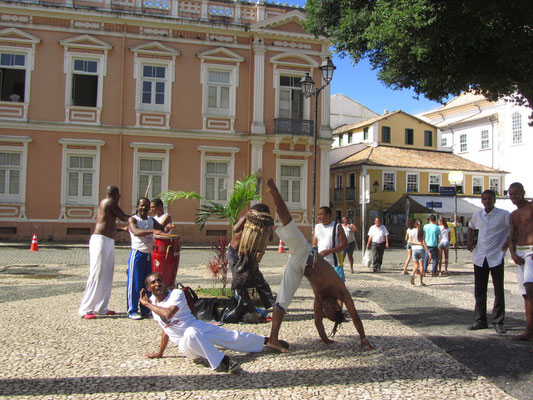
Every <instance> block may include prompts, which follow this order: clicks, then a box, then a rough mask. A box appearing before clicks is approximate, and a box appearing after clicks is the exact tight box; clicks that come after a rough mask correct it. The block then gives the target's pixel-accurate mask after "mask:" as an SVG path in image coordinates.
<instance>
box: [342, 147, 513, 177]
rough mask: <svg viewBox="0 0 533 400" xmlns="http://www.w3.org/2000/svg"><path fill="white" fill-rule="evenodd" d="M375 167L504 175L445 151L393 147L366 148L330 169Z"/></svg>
mask: <svg viewBox="0 0 533 400" xmlns="http://www.w3.org/2000/svg"><path fill="white" fill-rule="evenodd" d="M363 164H364V165H376V166H384V167H401V168H413V169H437V170H438V169H442V170H449V171H465V172H485V173H505V171H500V170H497V169H494V168H490V167H486V166H485V165H482V164H478V163H476V162H473V161H470V160H467V159H466V158H463V157H461V156H458V155H456V154H453V153H449V152H446V151H436V150H420V149H406V148H402V147H393V146H383V145H381V146H377V147H371V146H369V147H367V148H366V149H363V150H361V151H359V152H357V153H354V154H352V155H351V156H348V157H346V158H345V159H343V160H341V161H339V162H337V163H335V164H333V165H332V166H331V168H341V167H348V166H355V165H363Z"/></svg>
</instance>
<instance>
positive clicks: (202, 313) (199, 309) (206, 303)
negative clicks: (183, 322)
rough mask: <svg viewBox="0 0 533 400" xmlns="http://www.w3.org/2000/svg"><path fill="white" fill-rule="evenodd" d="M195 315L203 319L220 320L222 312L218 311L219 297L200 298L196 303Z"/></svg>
mask: <svg viewBox="0 0 533 400" xmlns="http://www.w3.org/2000/svg"><path fill="white" fill-rule="evenodd" d="M193 315H194V316H195V317H196V319H198V320H201V321H220V318H221V316H220V312H219V311H218V299H216V298H200V299H198V300H196V303H194V312H193Z"/></svg>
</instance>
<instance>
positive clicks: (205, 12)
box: [200, 0, 209, 20]
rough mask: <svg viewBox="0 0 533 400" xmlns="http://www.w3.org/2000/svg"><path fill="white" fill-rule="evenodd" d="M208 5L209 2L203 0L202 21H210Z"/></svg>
mask: <svg viewBox="0 0 533 400" xmlns="http://www.w3.org/2000/svg"><path fill="white" fill-rule="evenodd" d="M208 6H209V5H208V4H207V0H202V11H201V17H200V18H201V19H203V20H207V19H209V13H208Z"/></svg>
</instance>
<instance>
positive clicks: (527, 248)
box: [516, 246, 533, 250]
mask: <svg viewBox="0 0 533 400" xmlns="http://www.w3.org/2000/svg"><path fill="white" fill-rule="evenodd" d="M516 250H533V246H516Z"/></svg>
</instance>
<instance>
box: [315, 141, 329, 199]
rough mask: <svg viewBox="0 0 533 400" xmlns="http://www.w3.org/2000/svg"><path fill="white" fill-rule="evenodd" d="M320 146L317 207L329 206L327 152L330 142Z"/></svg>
mask: <svg viewBox="0 0 533 400" xmlns="http://www.w3.org/2000/svg"><path fill="white" fill-rule="evenodd" d="M318 147H319V148H320V183H319V184H318V185H319V187H320V195H319V196H318V199H319V204H317V206H318V207H322V206H329V153H330V151H331V143H329V142H328V143H326V144H319V145H318Z"/></svg>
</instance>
